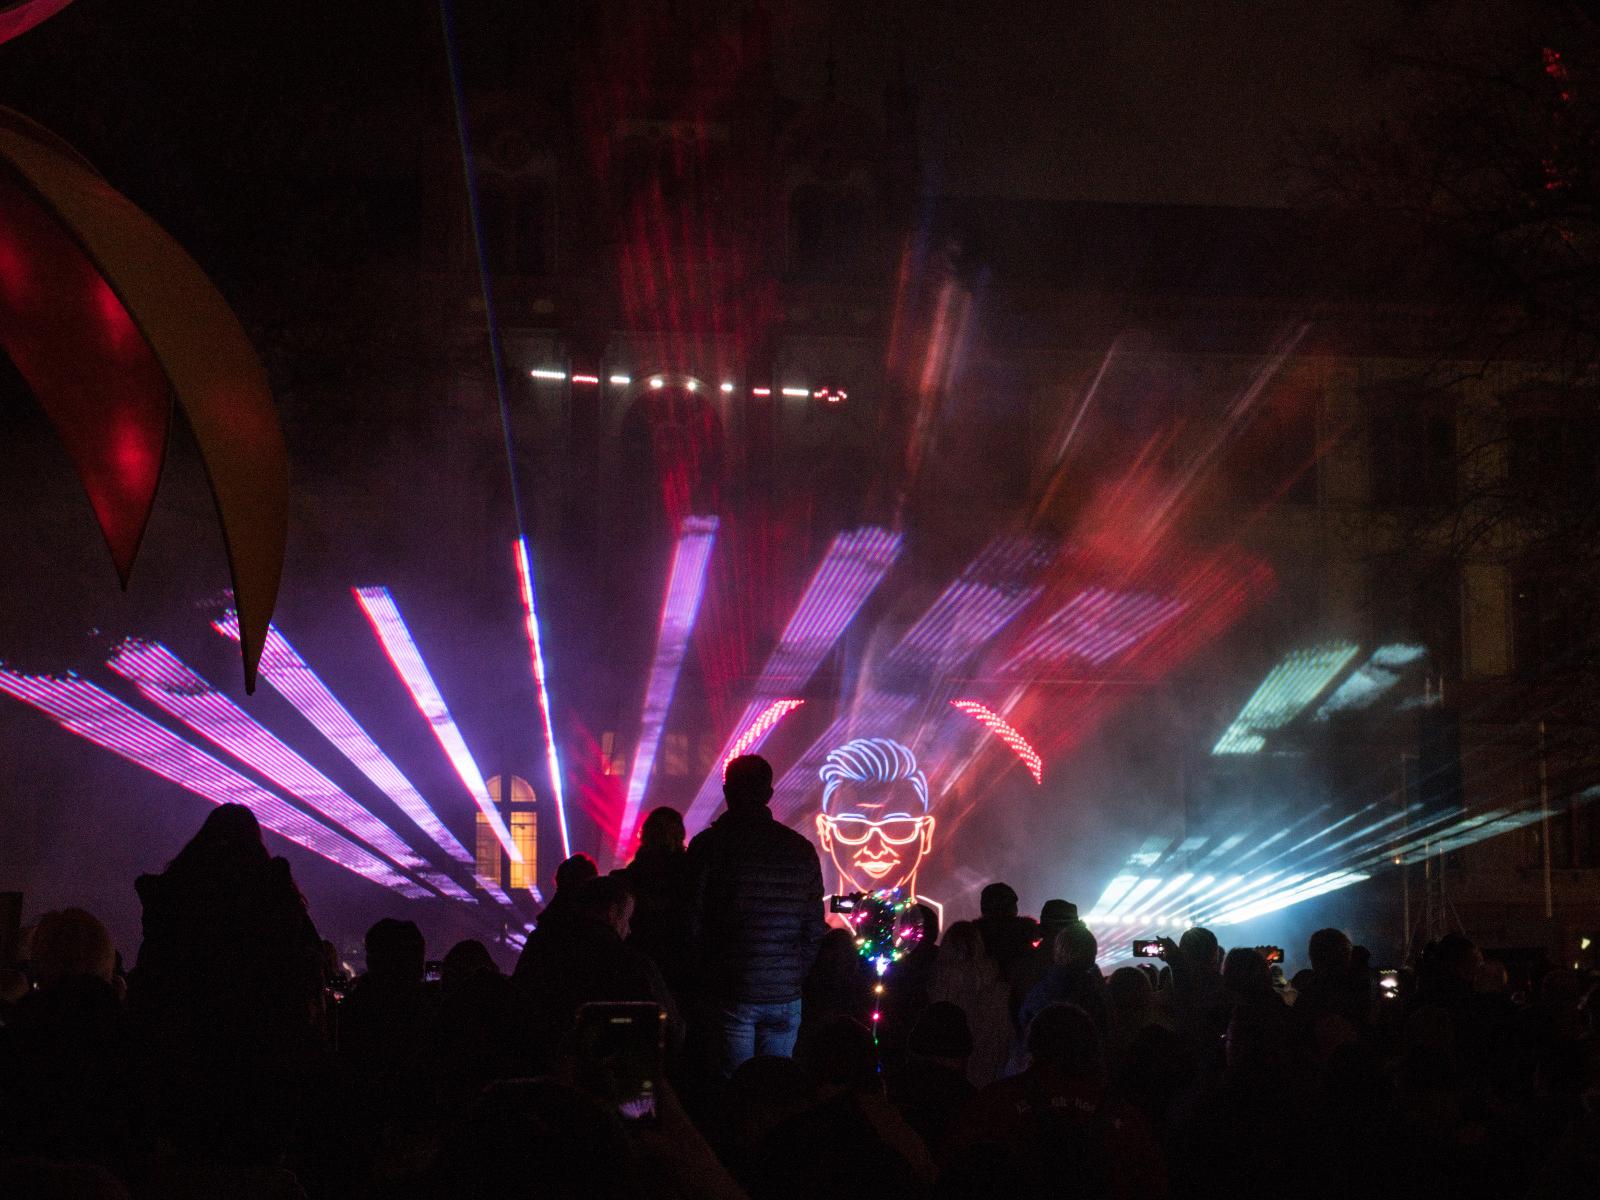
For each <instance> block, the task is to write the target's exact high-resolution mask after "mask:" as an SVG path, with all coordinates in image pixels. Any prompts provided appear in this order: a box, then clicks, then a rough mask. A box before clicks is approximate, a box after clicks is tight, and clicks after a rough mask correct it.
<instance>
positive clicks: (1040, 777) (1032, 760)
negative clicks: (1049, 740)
mask: <svg viewBox="0 0 1600 1200" xmlns="http://www.w3.org/2000/svg"><path fill="white" fill-rule="evenodd" d="M950 704H951V707H953V708H959V709H960V710H961V711H962V712H964V713H966V714H967V715H968V716H970V717H975V718H977V719H978V720H979V721H981V722H982V723H983V724H984V725H986V726H987V727H988V728H989V729H990V730H991V731H992V732H993V733H994V734H995V735H996V736H997V737H999V739H1000V740H1001V741H1002V742H1004V743H1005V744H1006V745H1007V746H1009V747H1011V752H1012V753H1013V754H1015V755H1016V756H1017V757H1018V758H1020V759H1021V760H1022V764H1023V766H1025V767H1027V768H1028V774H1029V775H1032V776H1033V781H1034V782H1035V783H1043V782H1044V760H1043V759H1041V758H1040V757H1039V752H1038V751H1037V750H1035V749H1034V748H1033V746H1032V745H1030V744H1029V742H1028V739H1027V738H1025V737H1023V736H1022V734H1020V733H1018V732H1017V730H1016V728H1015V727H1014V726H1013V725H1012V724H1011V723H1010V722H1009V721H1007V720H1006V719H1005V718H1004V717H1002V716H1001V715H1000V714H999V713H997V712H995V711H994V710H993V709H991V708H989V707H987V706H986V705H982V704H979V703H978V702H977V701H976V700H952V701H950Z"/></svg>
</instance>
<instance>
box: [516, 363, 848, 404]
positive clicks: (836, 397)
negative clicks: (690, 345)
mask: <svg viewBox="0 0 1600 1200" xmlns="http://www.w3.org/2000/svg"><path fill="white" fill-rule="evenodd" d="M528 374H529V375H530V376H532V377H533V378H534V379H538V380H543V381H544V382H547V383H565V382H567V381H568V380H569V379H570V380H571V381H572V382H573V383H577V384H586V385H588V386H590V387H598V386H599V385H600V376H598V375H580V374H578V373H577V372H573V373H572V374H570V375H569V374H568V373H567V372H566V371H562V370H559V369H557V368H555V367H534V368H533V369H532V370H531V371H529V372H528ZM606 382H607V383H610V384H612V385H614V386H616V387H627V386H628V385H629V384H631V383H632V382H633V376H631V375H608V376H606ZM649 384H650V386H651V387H653V388H664V387H666V386H667V380H666V377H665V376H663V375H652V376H651V377H650V379H649ZM684 387H686V388H687V389H688V390H689V391H691V392H698V391H699V390H700V381H699V380H698V379H689V380H685V381H684ZM717 390H718V391H720V392H721V393H722V394H723V395H725V396H726V395H731V394H732V393H733V390H734V386H733V383H732V381H730V380H726V379H725V380H723V381H722V383H720V384H719V385H718V387H717ZM750 394H751V395H752V396H770V395H772V389H771V388H769V387H753V388H751V389H750ZM778 394H779V395H782V396H790V397H793V398H796V399H800V400H804V399H807V398H811V399H816V400H822V401H825V402H827V403H828V404H842V403H844V401H846V400H848V399H849V398H850V397H849V394H848V393H847V392H845V391H844V390H843V389H842V388H815V389H813V388H803V387H785V388H779V389H778Z"/></svg>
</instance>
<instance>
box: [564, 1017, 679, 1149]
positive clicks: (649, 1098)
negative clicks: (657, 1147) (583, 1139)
mask: <svg viewBox="0 0 1600 1200" xmlns="http://www.w3.org/2000/svg"><path fill="white" fill-rule="evenodd" d="M662 1022H663V1013H662V1011H661V1009H660V1008H659V1007H657V1006H656V1005H654V1004H586V1005H584V1006H583V1007H582V1008H581V1009H579V1010H578V1060H579V1067H580V1070H581V1072H582V1074H583V1076H584V1078H583V1079H582V1080H581V1082H582V1083H583V1084H584V1085H585V1086H586V1087H587V1089H588V1090H589V1091H591V1092H593V1093H595V1094H596V1095H599V1096H601V1097H603V1098H604V1099H605V1100H606V1101H607V1102H609V1103H611V1104H614V1105H615V1106H616V1111H617V1114H618V1115H619V1116H621V1117H622V1118H623V1119H624V1120H627V1121H652V1120H654V1119H655V1115H656V1088H657V1086H658V1085H657V1081H658V1080H659V1079H660V1078H661V1050H662V1038H663V1033H664V1031H663V1028H662Z"/></svg>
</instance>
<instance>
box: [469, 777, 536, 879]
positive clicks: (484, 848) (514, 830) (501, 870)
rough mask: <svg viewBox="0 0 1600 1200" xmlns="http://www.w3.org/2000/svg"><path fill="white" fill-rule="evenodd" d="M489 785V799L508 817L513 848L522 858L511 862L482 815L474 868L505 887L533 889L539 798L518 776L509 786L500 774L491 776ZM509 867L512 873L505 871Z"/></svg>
mask: <svg viewBox="0 0 1600 1200" xmlns="http://www.w3.org/2000/svg"><path fill="white" fill-rule="evenodd" d="M486 783H487V784H488V790H489V796H490V798H491V799H492V800H493V801H494V802H495V804H496V805H497V806H498V807H499V809H500V811H501V813H502V814H504V816H505V818H506V826H507V828H509V829H510V830H511V842H512V845H514V846H516V848H517V851H518V853H520V854H521V855H522V861H521V862H520V863H515V862H511V859H510V855H508V854H506V853H505V852H504V850H502V849H501V847H500V839H499V838H497V837H495V833H494V827H493V826H491V825H490V824H489V818H488V817H486V816H484V815H483V813H481V812H480V813H478V814H477V821H476V825H475V832H476V838H475V841H474V851H475V852H474V855H473V858H474V859H475V862H476V868H475V869H476V871H477V873H478V874H479V875H482V876H483V877H484V878H485V879H492V880H494V881H495V882H496V883H501V884H503V885H504V886H506V887H512V888H531V887H534V886H536V882H535V881H536V880H537V879H538V867H539V854H538V850H539V815H538V813H537V812H536V811H535V809H534V805H535V804H536V803H537V802H538V797H537V796H536V795H535V794H534V791H533V787H532V785H531V784H529V783H528V781H527V780H526V779H523V778H521V777H520V776H517V775H513V776H512V777H511V780H510V782H509V784H506V783H503V782H502V780H501V776H499V775H493V776H491V777H490V778H489V779H488V780H486ZM508 864H509V867H510V869H509V871H508V870H507V869H506V867H507V865H508Z"/></svg>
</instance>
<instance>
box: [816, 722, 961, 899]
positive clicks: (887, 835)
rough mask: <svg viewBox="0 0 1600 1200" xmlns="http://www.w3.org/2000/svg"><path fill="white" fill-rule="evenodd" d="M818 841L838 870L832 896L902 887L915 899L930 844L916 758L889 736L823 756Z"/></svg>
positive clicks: (931, 822) (930, 821)
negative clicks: (919, 870) (918, 872)
mask: <svg viewBox="0 0 1600 1200" xmlns="http://www.w3.org/2000/svg"><path fill="white" fill-rule="evenodd" d="M817 774H818V775H819V776H820V777H821V779H822V811H821V812H819V813H818V814H817V835H818V837H819V838H820V839H821V841H822V849H823V851H824V852H825V853H827V854H828V855H829V857H831V858H832V859H833V865H834V867H835V869H836V870H837V871H838V876H839V878H838V889H837V890H838V891H839V892H841V893H843V892H870V891H873V890H875V889H878V888H902V889H904V891H905V893H906V895H908V896H910V897H911V898H913V899H925V898H923V897H918V896H917V868H918V867H920V866H921V865H922V859H923V856H924V855H926V854H927V853H928V849H929V847H930V846H931V845H932V844H933V827H934V820H933V817H932V816H931V815H930V814H929V812H928V780H927V776H925V775H924V774H923V773H922V771H921V770H920V769H919V768H918V766H917V758H916V755H914V754H912V753H911V751H910V750H908V749H906V747H904V746H902V745H901V744H900V743H899V742H896V741H891V740H890V739H888V738H857V739H856V740H855V741H853V742H846V743H845V744H844V745H842V746H839V747H838V748H836V749H834V750H833V751H831V752H830V753H829V754H828V757H827V758H825V759H824V760H823V763H822V767H821V769H820V770H819V771H818V772H817Z"/></svg>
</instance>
